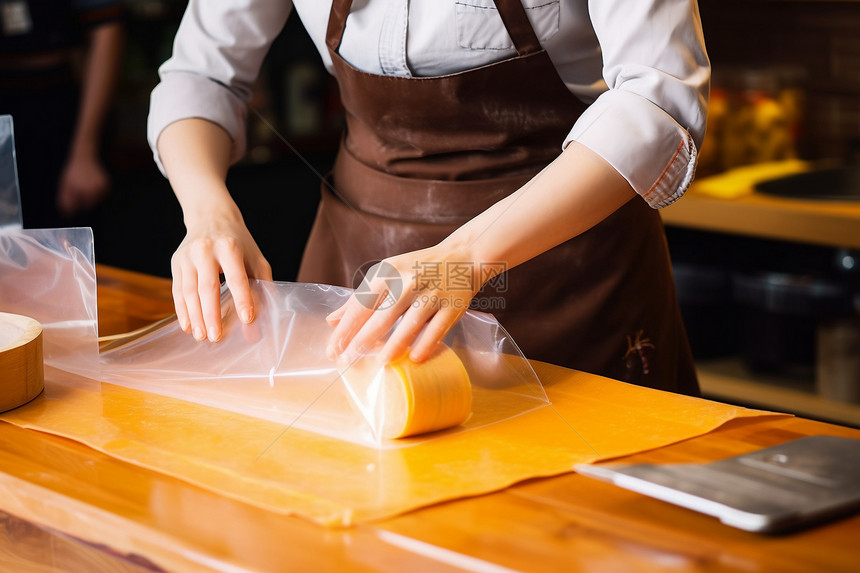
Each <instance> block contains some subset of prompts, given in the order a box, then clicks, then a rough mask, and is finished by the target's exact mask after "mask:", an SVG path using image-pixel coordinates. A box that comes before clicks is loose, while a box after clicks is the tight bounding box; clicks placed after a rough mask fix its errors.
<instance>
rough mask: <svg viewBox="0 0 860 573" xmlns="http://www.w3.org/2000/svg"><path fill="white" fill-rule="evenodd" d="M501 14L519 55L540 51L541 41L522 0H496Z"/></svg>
mask: <svg viewBox="0 0 860 573" xmlns="http://www.w3.org/2000/svg"><path fill="white" fill-rule="evenodd" d="M494 2H495V4H496V8H497V9H498V11H499V16H501V17H502V22H503V23H504V24H505V29H506V30H507V31H508V36H510V37H511V41H512V42H513V43H514V47H515V48H516V49H517V55H520V56H525V55H528V54H533V53H535V52H540V51H541V50H542V49H543V48H541V45H540V41H539V40H538V37H537V34H535V31H534V28H532V24H531V22H529V17H528V16H527V15H526V9H525V7H523V3H522V0H494Z"/></svg>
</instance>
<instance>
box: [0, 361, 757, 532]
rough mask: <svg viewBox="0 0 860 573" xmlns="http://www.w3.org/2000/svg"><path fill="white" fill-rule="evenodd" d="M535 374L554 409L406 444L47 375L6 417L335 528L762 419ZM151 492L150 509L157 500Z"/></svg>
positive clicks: (588, 380)
mask: <svg viewBox="0 0 860 573" xmlns="http://www.w3.org/2000/svg"><path fill="white" fill-rule="evenodd" d="M535 366H536V369H537V373H538V374H539V376H540V378H541V380H542V381H543V382H544V384H545V387H546V390H547V394H548V396H549V398H550V400H551V402H552V406H549V407H545V408H538V409H536V410H532V411H530V412H528V413H524V414H522V415H520V416H515V417H511V418H508V419H507V420H505V421H503V422H499V423H496V424H490V425H485V426H482V427H479V428H476V429H474V430H473V431H469V432H454V433H443V434H441V435H439V436H437V437H436V438H434V439H432V440H422V441H420V443H417V444H416V445H415V446H414V447H408V448H388V449H378V448H375V447H366V446H361V445H358V444H355V443H352V442H348V441H344V440H339V439H334V438H330V437H328V436H324V435H322V434H318V433H315V432H308V431H304V430H301V429H298V428H296V427H295V426H292V427H291V426H288V425H284V424H279V423H275V422H271V421H268V420H263V419H260V418H256V417H248V416H244V415H241V414H236V413H233V412H229V411H227V410H223V409H219V408H210V407H206V406H203V405H199V404H194V403H192V402H188V401H184V400H178V399H174V398H170V397H167V396H161V395H157V394H152V393H148V392H142V391H138V390H133V389H130V388H126V387H122V386H116V385H113V384H107V383H99V382H96V381H88V380H85V379H82V378H77V377H74V376H71V375H69V374H67V373H65V372H61V371H57V370H53V369H51V370H49V371H48V372H47V380H48V382H49V383H48V384H47V387H46V392H45V394H44V395H43V396H40V397H38V398H36V400H34V401H33V402H30V403H29V404H28V405H25V406H23V407H21V408H18V409H17V410H13V411H11V412H7V413H5V414H3V415H0V420H4V421H7V422H11V423H14V424H17V425H20V426H23V427H27V428H33V429H37V430H41V431H44V432H50V433H53V434H57V435H60V436H65V437H68V438H71V439H74V440H77V441H79V442H83V443H85V444H87V445H89V446H91V447H93V448H95V449H98V450H100V451H103V452H105V453H107V454H109V455H111V456H114V457H116V458H119V459H122V460H126V461H128V462H130V463H132V464H137V465H140V466H144V467H148V468H151V469H153V470H155V471H159V472H161V473H165V474H169V475H173V476H176V477H178V478H180V479H182V480H185V481H187V482H190V483H193V484H196V485H198V486H200V487H204V488H207V489H209V490H212V491H215V492H217V493H219V494H221V495H224V496H227V497H230V498H233V499H238V500H241V501H244V502H246V503H251V504H254V505H256V506H259V507H262V508H265V509H267V510H269V511H274V512H278V513H284V514H295V515H299V516H302V517H305V518H308V519H311V520H313V521H315V522H318V523H320V524H323V525H327V526H341V525H349V524H354V523H361V522H367V521H370V520H376V519H381V518H385V517H390V516H393V515H397V514H399V513H402V512H405V511H409V510H411V509H415V508H418V507H422V506H426V505H430V504H433V503H437V502H441V501H446V500H453V499H458V498H462V497H468V496H472V495H478V494H483V493H488V492H492V491H496V490H499V489H502V488H505V487H507V486H509V485H511V484H514V483H516V482H518V481H521V480H524V479H528V478H534V477H542V476H550V475H556V474H560V473H565V472H568V471H571V469H572V468H573V466H574V465H575V464H577V463H588V462H593V461H597V460H602V459H609V458H614V457H618V456H623V455H627V454H633V453H636V452H640V451H643V450H648V449H652V448H658V447H661V446H665V445H667V444H671V443H674V442H678V441H681V440H685V439H688V438H692V437H695V436H699V435H702V434H705V433H707V432H709V431H710V430H712V429H714V428H716V427H718V426H720V425H721V424H723V423H724V422H726V421H728V420H730V419H732V418H735V417H746V416H755V415H760V414H762V413H761V412H756V411H752V410H746V409H744V408H739V407H734V406H729V405H726V404H720V403H715V402H709V401H706V400H701V399H696V398H690V397H686V396H680V395H676V394H670V393H667V392H661V391H658V390H651V389H647V388H641V387H637V386H632V385H628V384H625V383H622V382H617V381H614V380H610V379H606V378H600V377H598V376H593V375H590V374H585V373H580V372H575V371H571V370H567V369H563V368H559V367H555V366H550V365H547V364H541V363H536V364H535ZM88 471H90V470H88ZM92 479H93V480H94V481H95V482H97V481H98V480H99V479H101V476H99V475H98V474H97V473H94V474H93V476H92ZM152 495H153V498H152V504H153V512H157V511H158V506H159V504H161V503H163V500H161V499H160V498H159V497H158V495H157V492H152Z"/></svg>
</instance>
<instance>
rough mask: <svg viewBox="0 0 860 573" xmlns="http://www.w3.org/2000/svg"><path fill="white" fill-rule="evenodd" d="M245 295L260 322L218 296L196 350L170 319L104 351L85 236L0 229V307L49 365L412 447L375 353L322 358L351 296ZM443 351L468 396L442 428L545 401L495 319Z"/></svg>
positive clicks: (256, 287)
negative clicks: (32, 327) (391, 409)
mask: <svg viewBox="0 0 860 573" xmlns="http://www.w3.org/2000/svg"><path fill="white" fill-rule="evenodd" d="M251 287H252V293H253V296H254V297H255V299H256V306H257V310H258V313H257V314H258V318H257V320H256V321H255V322H254V323H253V324H250V325H247V324H244V323H242V322H241V321H240V320H239V319H238V317H237V316H236V313H235V309H234V307H233V303H232V300H231V297H230V293H229V291H228V290H227V289H226V288H225V289H224V290H223V293H222V315H223V322H224V336H223V337H222V340H220V341H219V342H217V343H211V342H198V341H196V340H194V339H193V338H192V337H190V336H189V335H188V334H186V333H184V332H182V331H181V330H180V329H179V326H178V324H177V323H176V321H173V322H169V323H167V324H164V325H162V326H161V327H159V328H157V329H154V330H152V331H151V332H147V333H144V334H142V335H140V336H138V337H137V338H135V339H131V340H117V341H115V342H113V343H112V344H110V345H108V346H107V347H106V348H105V350H104V352H102V353H101V355H100V354H99V349H98V331H97V328H98V319H97V315H96V313H97V301H96V276H95V265H94V257H93V236H92V231H91V230H90V229H40V230H22V229H17V228H13V227H7V228H4V229H2V230H0V294H1V295H2V296H0V311H2V312H10V313H15V314H23V315H26V316H30V317H32V318H34V319H36V320H37V321H39V322H40V323H41V324H42V327H43V330H44V355H45V363H46V365H48V366H52V367H54V368H57V369H58V370H63V371H66V372H70V373H74V374H78V375H81V376H84V377H87V378H90V379H94V380H101V381H106V382H112V383H115V384H119V385H124V386H128V387H131V388H137V389H141V390H144V391H147V392H152V393H159V394H163V395H166V396H171V397H174V398H180V399H183V400H187V401H191V402H195V403H198V404H203V405H207V406H212V407H217V408H222V409H225V410H230V411H232V412H237V413H241V414H244V415H247V416H254V417H257V418H262V419H266V420H270V421H273V422H276V423H281V424H287V425H290V426H296V427H297V428H302V429H305V430H310V431H314V432H318V433H321V434H325V435H328V436H332V437H336V438H339V439H342V440H348V441H352V442H354V443H360V444H364V445H375V446H376V447H403V446H407V445H412V444H414V443H415V442H416V439H411V440H396V441H395V440H390V439H384V438H383V434H382V433H381V428H382V425H383V422H384V420H385V413H386V407H385V406H386V404H388V403H389V402H390V400H389V399H388V398H387V396H386V394H385V389H386V387H387V386H386V384H385V383H384V382H385V376H386V374H387V370H386V369H385V368H384V367H383V365H380V364H378V363H376V361H375V359H374V357H373V356H372V355H369V356H365V357H363V358H362V359H361V360H359V361H358V362H357V363H343V362H341V363H335V362H334V361H332V360H331V359H329V358H328V357H327V356H326V353H325V348H326V346H327V341H328V337H329V336H330V333H331V327H330V326H328V324H327V323H326V321H325V317H326V315H328V314H329V313H330V312H332V311H333V310H335V309H336V308H338V307H340V306H341V305H342V304H343V303H344V302H345V301H346V300H347V298H348V297H349V296H350V294H351V291H350V290H348V289H342V288H337V287H330V286H326V285H317V284H299V283H276V282H263V281H252V283H251ZM446 344H447V346H448V347H449V348H451V349H453V352H454V353H455V354H456V355H457V358H456V360H458V361H459V362H461V363H462V364H463V365H464V367H465V369H466V371H467V372H468V376H469V379H470V381H471V389H472V390H471V392H470V400H471V404H470V405H471V415H470V417H469V418H468V419H467V420H466V421H465V423H462V424H457V425H456V427H455V428H454V429H452V430H449V431H455V432H464V431H469V430H472V429H474V428H477V427H480V426H484V425H487V424H493V423H497V422H499V421H502V420H505V419H507V418H509V417H511V416H516V415H519V414H521V413H524V412H528V411H530V410H532V409H534V408H539V407H543V406H546V405H547V404H548V401H547V398H546V394H545V392H544V391H543V388H542V387H541V385H540V382H539V381H538V379H537V377H536V375H535V373H534V371H533V369H532V367H531V365H530V364H529V362H528V361H527V360H526V359H525V358H524V357H523V356H522V354H521V353H520V352H519V349H518V348H517V347H516V345H515V344H514V343H513V341H512V340H510V338H509V336H508V335H507V333H506V332H505V331H504V329H502V328H501V327H500V326H499V324H498V323H497V322H496V321H495V319H493V318H492V317H491V316H489V315H482V314H472V313H470V314H468V315H467V316H466V317H464V319H463V320H461V321H460V323H459V324H458V325H457V326H456V327H455V328H453V329H452V330H451V332H450V333H449V335H448V336H447V338H446ZM466 414H469V411H466ZM458 421H459V420H458ZM456 422H457V421H455V423H456ZM428 437H432V435H430V434H428ZM425 439H426V438H425Z"/></svg>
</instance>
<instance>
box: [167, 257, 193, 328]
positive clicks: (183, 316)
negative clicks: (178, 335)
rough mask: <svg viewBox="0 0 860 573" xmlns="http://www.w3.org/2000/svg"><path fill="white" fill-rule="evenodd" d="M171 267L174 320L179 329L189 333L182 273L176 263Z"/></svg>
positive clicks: (189, 324)
mask: <svg viewBox="0 0 860 573" xmlns="http://www.w3.org/2000/svg"><path fill="white" fill-rule="evenodd" d="M171 267H173V268H172V273H173V286H172V287H171V289H170V292H171V294H172V295H173V307H174V308H175V309H176V319H177V320H178V321H179V328H181V329H182V330H183V331H184V332H191V323H190V321H189V319H188V309H187V308H186V307H185V297H184V296H183V294H182V272H181V271H180V269H179V266H178V265H177V264H176V263H172V264H171Z"/></svg>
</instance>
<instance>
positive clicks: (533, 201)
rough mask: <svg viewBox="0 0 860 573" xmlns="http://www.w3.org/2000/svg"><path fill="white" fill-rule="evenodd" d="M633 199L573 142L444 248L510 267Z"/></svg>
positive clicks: (609, 168) (598, 159) (607, 167)
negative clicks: (533, 176)
mask: <svg viewBox="0 0 860 573" xmlns="http://www.w3.org/2000/svg"><path fill="white" fill-rule="evenodd" d="M635 195H636V193H635V192H634V191H633V189H632V188H631V187H630V185H629V184H628V183H627V181H626V180H625V179H624V178H623V177H622V176H621V175H620V174H619V173H618V172H617V171H616V170H615V169H613V168H612V166H611V165H609V164H608V163H607V162H606V161H605V160H603V159H602V158H601V157H600V156H598V155H597V154H595V153H594V152H592V151H591V150H589V149H588V148H587V147H585V146H583V145H580V144H577V143H576V142H574V143H571V144H570V145H569V146H568V147H567V148H566V149H565V151H564V152H563V153H562V154H561V155H560V156H559V157H558V158H556V160H555V161H553V162H552V163H551V164H550V165H548V166H547V167H546V169H544V170H543V171H542V172H541V173H540V174H538V175H537V176H536V177H535V178H533V179H532V180H531V181H530V182H529V183H528V184H526V185H524V186H523V187H522V188H520V189H519V190H518V191H516V192H515V193H513V194H512V195H510V196H508V197H507V198H505V199H503V200H502V201H499V202H498V203H496V204H495V205H493V206H492V207H491V208H490V209H488V210H486V211H485V212H483V213H482V214H480V215H479V216H477V217H475V218H474V219H472V220H471V221H469V222H468V223H466V224H465V225H463V226H462V227H460V228H459V229H458V230H457V231H455V232H454V233H453V234H452V235H451V236H449V237H448V238H447V239H446V240H445V241H444V243H443V244H444V246H445V249H444V250H445V251H447V252H454V253H458V254H460V255H462V257H463V258H464V259H465V260H466V261H473V262H476V263H502V264H501V265H499V269H500V270H503V269H510V268H513V267H515V266H517V265H519V264H521V263H523V262H525V261H527V260H529V259H532V258H534V257H536V256H538V255H540V254H542V253H544V252H546V251H548V250H550V249H551V248H553V247H555V246H557V245H559V244H561V243H563V242H565V241H567V240H568V239H571V238H573V237H575V236H577V235H579V234H581V233H583V232H585V231H587V230H588V229H590V228H591V227H593V226H594V225H596V224H597V223H599V222H600V221H602V220H603V219H605V218H606V217H608V216H609V215H611V214H612V213H613V212H615V210H617V209H618V208H619V207H621V206H622V205H624V204H625V203H626V202H627V201H629V200H630V199H632V198H633V197H634V196H635ZM483 278H484V279H487V278H489V277H486V276H485V277H483Z"/></svg>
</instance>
